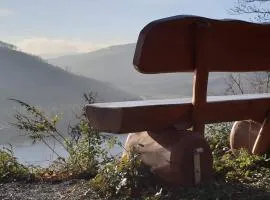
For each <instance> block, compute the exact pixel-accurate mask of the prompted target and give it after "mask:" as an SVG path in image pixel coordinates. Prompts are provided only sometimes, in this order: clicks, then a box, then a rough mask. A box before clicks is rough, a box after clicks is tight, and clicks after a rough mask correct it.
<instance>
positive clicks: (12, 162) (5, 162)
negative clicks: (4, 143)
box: [0, 147, 31, 182]
mask: <svg viewBox="0 0 270 200" xmlns="http://www.w3.org/2000/svg"><path fill="white" fill-rule="evenodd" d="M30 178H31V173H30V171H29V169H28V168H27V167H25V166H23V165H22V164H20V163H19V162H18V161H17V159H16V157H15V156H14V154H13V150H12V148H7V147H3V148H2V149H1V150H0V182H9V181H20V180H27V179H30Z"/></svg>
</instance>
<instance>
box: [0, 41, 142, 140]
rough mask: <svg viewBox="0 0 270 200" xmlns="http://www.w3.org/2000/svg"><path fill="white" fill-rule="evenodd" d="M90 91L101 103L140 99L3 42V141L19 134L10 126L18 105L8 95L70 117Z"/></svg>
mask: <svg viewBox="0 0 270 200" xmlns="http://www.w3.org/2000/svg"><path fill="white" fill-rule="evenodd" d="M89 91H91V92H94V93H96V94H97V101H99V102H106V101H124V100H136V99H138V97H136V96H134V95H131V94H129V93H128V92H123V91H121V90H120V89H117V88H114V87H112V86H110V85H109V84H107V83H103V82H101V81H98V80H95V79H91V78H86V77H82V76H78V75H74V74H71V73H69V72H67V71H65V70H63V69H60V68H57V67H54V66H52V65H50V64H48V63H46V62H45V61H43V60H42V59H40V58H39V57H36V56H31V55H28V54H26V53H23V52H20V51H16V50H15V49H14V48H9V47H8V46H3V45H2V46H1V45H0V136H1V143H0V144H3V143H5V142H7V141H10V139H12V138H13V137H15V131H14V129H12V128H8V127H10V126H9V124H8V122H11V121H12V120H13V119H12V118H11V115H12V114H14V113H15V109H14V105H15V104H14V103H12V102H11V101H8V100H7V99H8V98H10V97H12V98H17V99H20V100H22V101H25V102H27V103H29V104H33V105H39V106H41V107H42V108H44V109H45V110H46V111H47V110H49V111H53V112H64V113H65V116H66V117H67V118H66V120H69V119H70V117H71V115H73V114H74V113H73V112H75V111H78V109H77V108H80V105H83V103H84V102H83V101H82V95H83V93H84V92H89ZM48 108H49V109H48ZM76 109H77V110H76ZM67 113H68V114H67ZM66 114H67V115H66Z"/></svg>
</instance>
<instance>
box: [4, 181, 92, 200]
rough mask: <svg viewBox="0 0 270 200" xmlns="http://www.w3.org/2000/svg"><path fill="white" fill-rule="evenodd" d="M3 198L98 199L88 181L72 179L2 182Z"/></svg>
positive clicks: (46, 199)
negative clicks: (60, 181) (57, 181)
mask: <svg viewBox="0 0 270 200" xmlns="http://www.w3.org/2000/svg"><path fill="white" fill-rule="evenodd" d="M0 199H1V200H17V199H18V200H19V199H20V200H30V199H31V200H53V199H57V200H65V199H72V200H83V199H97V198H96V197H95V195H93V193H92V192H91V191H90V190H89V187H88V186H87V184H86V181H83V180H72V181H66V182H63V183H57V184H50V183H19V182H15V183H5V184H0Z"/></svg>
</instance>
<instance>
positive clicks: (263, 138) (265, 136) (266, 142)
mask: <svg viewBox="0 0 270 200" xmlns="http://www.w3.org/2000/svg"><path fill="white" fill-rule="evenodd" d="M269 147H270V111H268V113H267V115H266V117H265V119H264V122H263V124H262V127H261V129H260V132H259V134H258V136H257V139H256V141H255V143H254V146H253V149H252V153H253V154H258V155H260V154H263V153H265V152H266V151H267V150H268V149H269Z"/></svg>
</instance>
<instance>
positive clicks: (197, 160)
mask: <svg viewBox="0 0 270 200" xmlns="http://www.w3.org/2000/svg"><path fill="white" fill-rule="evenodd" d="M201 153H203V148H197V149H195V150H194V155H193V162H194V163H193V164H194V179H195V180H194V182H195V185H197V184H199V183H200V182H201V179H202V176H201V155H200V154H201Z"/></svg>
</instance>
